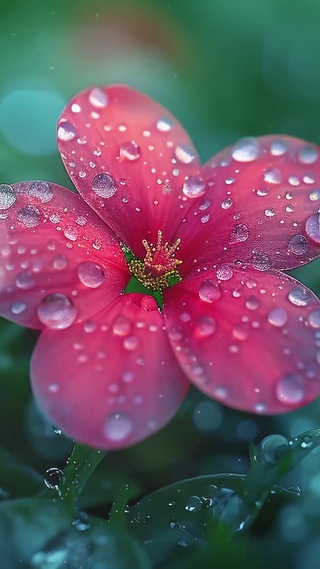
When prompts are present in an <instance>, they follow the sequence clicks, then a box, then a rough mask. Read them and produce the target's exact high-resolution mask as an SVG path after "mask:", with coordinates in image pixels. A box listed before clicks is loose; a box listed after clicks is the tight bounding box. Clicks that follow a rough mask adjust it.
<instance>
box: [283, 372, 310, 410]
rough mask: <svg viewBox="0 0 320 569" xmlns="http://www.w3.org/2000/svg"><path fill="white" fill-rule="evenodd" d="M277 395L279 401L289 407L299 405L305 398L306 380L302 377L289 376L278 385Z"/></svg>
mask: <svg viewBox="0 0 320 569" xmlns="http://www.w3.org/2000/svg"><path fill="white" fill-rule="evenodd" d="M276 393H277V397H278V399H279V401H281V402H282V403H285V404H287V405H293V404H295V403H299V402H300V401H302V399H303V398H304V394H305V389H304V379H303V377H302V376H301V375H295V374H288V375H285V376H284V377H282V379H280V381H279V382H278V384H277V387H276Z"/></svg>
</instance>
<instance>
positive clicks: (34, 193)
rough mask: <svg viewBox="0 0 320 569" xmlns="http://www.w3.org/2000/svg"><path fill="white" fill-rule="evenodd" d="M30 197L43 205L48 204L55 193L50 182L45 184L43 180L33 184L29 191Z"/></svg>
mask: <svg viewBox="0 0 320 569" xmlns="http://www.w3.org/2000/svg"><path fill="white" fill-rule="evenodd" d="M28 195H29V196H31V197H33V198H36V199H37V200H40V201H41V202H42V203H47V202H49V201H50V200H52V198H53V192H52V190H51V188H50V186H49V184H48V182H43V181H41V180H38V181H37V182H33V184H31V186H30V187H29V189H28Z"/></svg>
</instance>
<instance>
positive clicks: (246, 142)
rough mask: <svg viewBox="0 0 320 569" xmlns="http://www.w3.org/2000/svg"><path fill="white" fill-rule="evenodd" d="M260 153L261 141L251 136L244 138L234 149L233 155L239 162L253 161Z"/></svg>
mask: <svg viewBox="0 0 320 569" xmlns="http://www.w3.org/2000/svg"><path fill="white" fill-rule="evenodd" d="M259 154H260V148H259V143H258V141H257V140H256V139H255V138H251V137H247V138H242V139H241V140H239V141H238V142H237V143H236V144H235V145H234V147H233V149H232V157H233V158H234V160H236V161H237V162H252V161H253V160H256V159H257V158H258V156H259Z"/></svg>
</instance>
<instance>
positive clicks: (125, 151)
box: [120, 140, 141, 162]
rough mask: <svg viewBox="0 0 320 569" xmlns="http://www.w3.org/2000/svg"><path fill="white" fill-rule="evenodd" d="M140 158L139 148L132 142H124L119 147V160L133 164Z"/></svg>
mask: <svg viewBox="0 0 320 569" xmlns="http://www.w3.org/2000/svg"><path fill="white" fill-rule="evenodd" d="M140 156H141V149H140V146H138V144H137V143H136V142H134V141H133V140H132V141H131V142H124V143H123V144H121V145H120V158H121V160H129V161H130V162H134V161H135V160H138V158H140Z"/></svg>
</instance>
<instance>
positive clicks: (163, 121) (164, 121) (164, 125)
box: [156, 117, 173, 132]
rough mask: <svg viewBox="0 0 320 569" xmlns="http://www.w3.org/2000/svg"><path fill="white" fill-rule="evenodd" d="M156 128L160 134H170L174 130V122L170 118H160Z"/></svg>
mask: <svg viewBox="0 0 320 569" xmlns="http://www.w3.org/2000/svg"><path fill="white" fill-rule="evenodd" d="M156 126H157V129H158V130H159V131H160V132H169V131H170V130H172V128H173V121H172V119H171V118H169V117H160V119H159V120H158V121H157V125H156Z"/></svg>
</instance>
